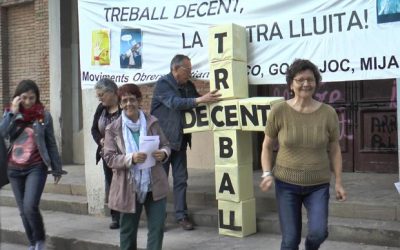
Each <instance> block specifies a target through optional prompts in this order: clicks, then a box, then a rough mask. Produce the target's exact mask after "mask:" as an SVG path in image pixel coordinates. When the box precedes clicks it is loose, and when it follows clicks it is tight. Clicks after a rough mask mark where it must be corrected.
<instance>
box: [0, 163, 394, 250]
mask: <svg viewBox="0 0 400 250" xmlns="http://www.w3.org/2000/svg"><path fill="white" fill-rule="evenodd" d="M66 170H67V171H68V172H69V174H68V175H67V176H66V177H65V178H63V179H62V181H61V183H60V184H59V185H57V186H55V185H53V184H52V183H51V182H52V180H51V178H49V183H48V184H47V185H46V193H45V194H44V195H43V199H42V204H41V208H42V209H43V210H42V211H43V216H44V220H45V225H46V230H47V238H48V245H49V249H57V250H64V249H65V250H67V249H76V250H80V249H82V250H83V249H85V250H90V249H96V250H102V249H104V250H106V249H110V250H114V249H118V231H115V230H110V229H108V224H109V222H110V219H109V218H107V217H105V216H100V215H98V216H93V215H87V211H83V210H84V208H85V206H86V207H87V203H85V198H84V195H85V194H86V190H85V184H84V170H83V166H66ZM259 175H260V171H255V172H254V186H255V189H254V190H255V197H256V202H257V227H258V231H259V232H258V233H256V234H254V235H251V236H248V237H245V238H243V239H240V238H233V237H227V236H221V235H219V234H218V229H217V210H216V201H215V180H214V172H213V171H212V170H198V169H189V188H188V203H189V211H190V212H191V216H192V218H193V219H194V221H195V222H196V223H197V227H196V229H195V230H194V231H183V230H181V229H180V228H179V227H178V226H177V224H175V223H174V221H173V218H172V217H173V216H172V212H171V211H172V209H171V206H170V205H169V206H168V207H169V208H168V210H169V219H168V222H169V224H168V225H167V231H166V233H165V236H164V247H163V249H167V250H180V249H182V250H183V249H191V250H194V249H211V250H214V249H215V250H216V249H218V250H221V249H238V250H239V249H279V244H280V234H279V227H278V222H277V218H276V217H277V216H276V208H275V207H274V206H275V204H274V192H273V190H271V191H270V192H268V193H262V192H260V191H259V189H258V187H257V185H258V182H259V179H260V178H259ZM343 180H344V185H345V188H346V189H347V192H348V201H346V202H344V203H340V202H337V201H334V199H331V204H330V211H331V217H330V219H329V221H330V238H329V239H328V241H326V242H325V243H324V245H323V246H322V247H321V249H326V250H331V249H332V250H333V249H335V250H336V249H348V250H353V249H354V250H356V249H357V250H358V249H360V250H361V249H367V250H375V249H376V250H381V249H400V237H399V235H400V195H399V194H398V193H397V192H396V190H395V188H394V185H393V183H394V182H396V181H397V180H398V175H396V174H357V173H345V174H344V176H343ZM332 191H333V190H332ZM10 192H11V191H10V190H9V187H6V188H5V190H3V191H0V202H1V204H0V219H1V243H0V249H1V250H4V249H5V250H8V249H15V250H19V249H27V248H26V246H25V245H26V243H27V242H26V237H25V235H24V233H23V227H22V223H21V219H20V217H19V214H18V210H17V209H16V208H15V205H13V204H12V202H13V197H12V194H11V193H10ZM331 194H332V193H331ZM332 198H334V197H332ZM170 201H172V200H171V197H169V202H170ZM146 234H147V230H146V228H145V221H143V222H141V228H140V230H139V236H138V242H139V248H140V249H145V244H146V243H145V242H146ZM358 235H364V236H363V237H364V238H363V237H361V238H360V237H359V236H358ZM332 239H335V240H336V241H334V240H332ZM338 239H339V240H338ZM340 239H343V240H340ZM352 239H354V240H352ZM344 241H350V242H344ZM359 242H376V244H379V245H381V246H377V245H376V244H375V243H374V244H369V243H368V244H366V243H364V244H360V243H359ZM12 244H16V245H12ZM388 246H396V247H388ZM300 249H304V247H302V248H300Z"/></svg>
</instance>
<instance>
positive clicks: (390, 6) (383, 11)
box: [376, 0, 400, 23]
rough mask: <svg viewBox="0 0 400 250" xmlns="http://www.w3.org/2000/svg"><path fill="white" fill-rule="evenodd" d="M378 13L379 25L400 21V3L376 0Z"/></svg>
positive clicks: (397, 0) (389, 0)
mask: <svg viewBox="0 0 400 250" xmlns="http://www.w3.org/2000/svg"><path fill="white" fill-rule="evenodd" d="M376 13H377V20H378V23H389V22H398V21H400V1H399V0H396V1H392V0H376Z"/></svg>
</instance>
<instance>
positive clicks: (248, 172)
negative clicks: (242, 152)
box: [215, 163, 254, 202]
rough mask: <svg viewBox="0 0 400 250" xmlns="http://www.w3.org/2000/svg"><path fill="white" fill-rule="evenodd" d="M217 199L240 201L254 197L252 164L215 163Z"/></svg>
mask: <svg viewBox="0 0 400 250" xmlns="http://www.w3.org/2000/svg"><path fill="white" fill-rule="evenodd" d="M215 189H216V190H215V191H216V197H217V200H225V201H234V202H240V201H242V200H248V199H251V198H253V197H254V188H253V169H252V164H251V163H250V164H244V165H240V166H237V165H224V166H220V165H216V166H215Z"/></svg>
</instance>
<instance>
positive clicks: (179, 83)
mask: <svg viewBox="0 0 400 250" xmlns="http://www.w3.org/2000/svg"><path fill="white" fill-rule="evenodd" d="M191 73H192V64H191V62H190V58H189V57H187V56H185V55H176V56H174V58H172V60H171V64H170V73H169V74H167V75H165V76H163V77H161V78H160V79H159V80H158V81H157V84H156V86H155V89H154V93H153V100H152V103H151V114H152V115H154V116H155V117H157V118H158V120H159V122H160V126H161V128H162V130H163V132H164V134H165V135H166V137H167V138H168V140H169V142H170V147H171V155H170V157H169V159H168V161H167V162H166V163H164V165H163V166H164V169H165V171H166V172H167V175H168V173H169V166H170V165H171V166H172V177H173V189H174V205H175V217H176V220H177V221H178V223H179V225H180V226H181V227H182V228H183V229H184V230H192V229H193V224H192V222H191V221H190V220H189V218H188V212H187V204H186V189H187V179H188V172H187V158H186V148H187V145H188V144H189V146H190V144H191V135H190V134H183V119H184V117H183V115H184V111H185V110H189V109H192V108H194V107H196V106H197V105H198V104H200V103H213V102H217V101H219V97H220V94H217V93H216V91H212V92H208V93H207V94H205V95H203V96H200V95H199V93H198V92H197V90H196V88H195V86H194V84H193V83H192V82H191V81H190V79H191Z"/></svg>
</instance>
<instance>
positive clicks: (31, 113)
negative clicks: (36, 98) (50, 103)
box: [6, 103, 44, 123]
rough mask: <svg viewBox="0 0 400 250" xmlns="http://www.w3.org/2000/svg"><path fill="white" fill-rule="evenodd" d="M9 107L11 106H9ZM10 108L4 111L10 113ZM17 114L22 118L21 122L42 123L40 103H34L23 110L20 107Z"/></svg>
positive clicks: (42, 110) (42, 112)
mask: <svg viewBox="0 0 400 250" xmlns="http://www.w3.org/2000/svg"><path fill="white" fill-rule="evenodd" d="M10 107H11V106H10ZM10 107H8V108H6V111H10V110H11V109H10ZM19 113H20V114H21V116H22V119H21V122H26V123H33V122H34V121H36V120H37V121H38V122H40V123H43V120H44V106H43V105H42V104H41V103H35V104H33V105H32V107H30V108H28V109H25V108H24V107H23V106H22V105H21V106H20V108H19Z"/></svg>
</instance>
